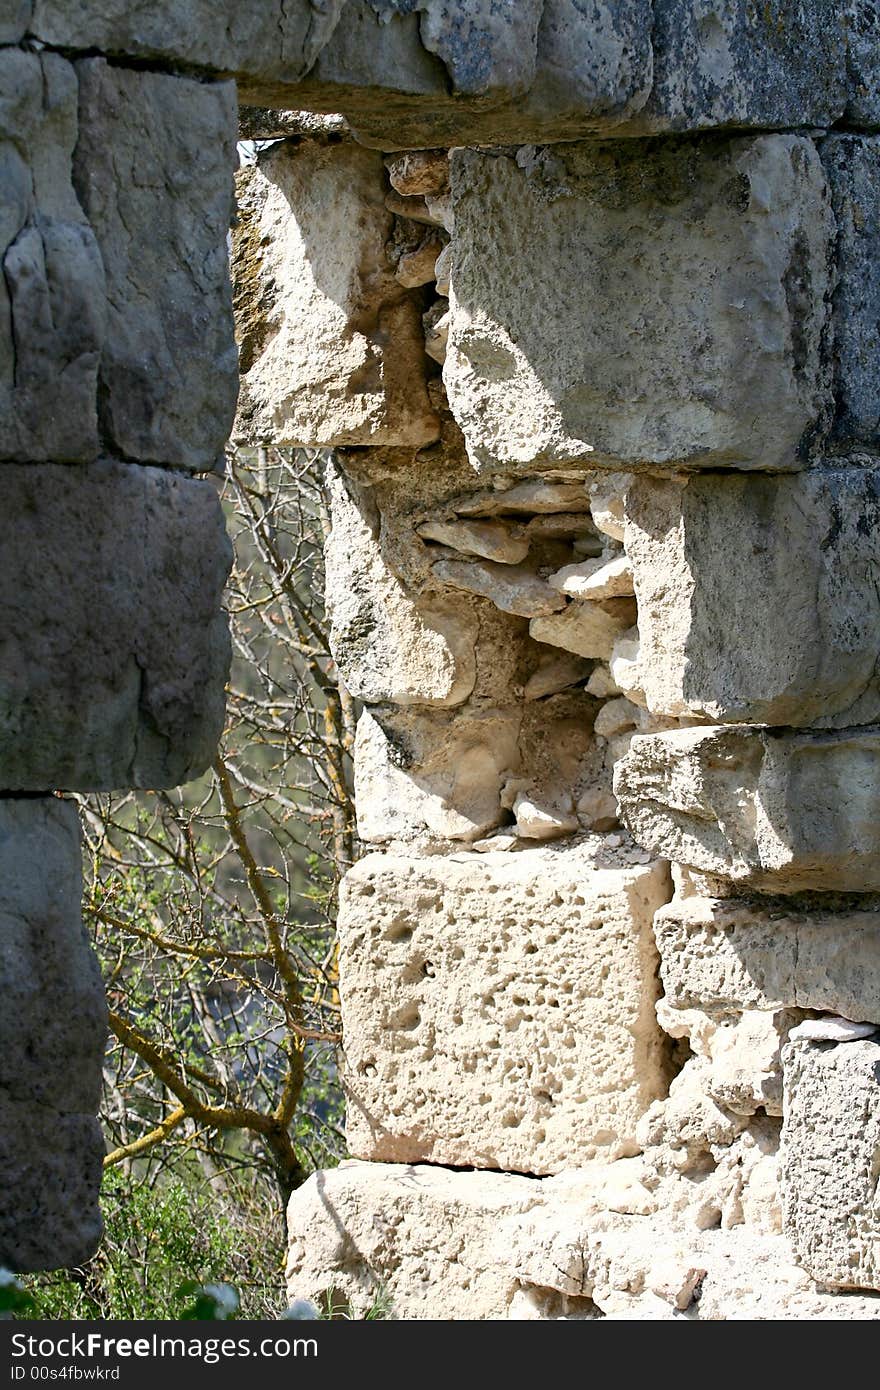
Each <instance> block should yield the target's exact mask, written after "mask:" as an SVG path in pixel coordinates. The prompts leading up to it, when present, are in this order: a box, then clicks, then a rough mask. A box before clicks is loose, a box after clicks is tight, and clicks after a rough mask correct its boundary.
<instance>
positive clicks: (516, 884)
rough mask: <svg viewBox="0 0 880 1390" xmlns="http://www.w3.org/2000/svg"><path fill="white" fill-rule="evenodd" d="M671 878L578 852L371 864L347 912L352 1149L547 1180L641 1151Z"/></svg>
mask: <svg viewBox="0 0 880 1390" xmlns="http://www.w3.org/2000/svg"><path fill="white" fill-rule="evenodd" d="M668 882H669V881H668V874H667V871H666V867H665V866H664V865H660V864H654V865H650V866H645V865H641V866H635V867H630V868H621V869H604V870H603V869H596V868H594V867H593V866H592V865H591V863H590V859H589V856H588V854H587V853H586V851H585V850H583V849H581V850H578V849H576V848H571V849H565V850H558V851H556V850H552V849H544V848H541V849H538V848H533V849H528V850H522V851H520V852H517V853H513V854H511V853H500V852H497V851H496V852H489V853H485V854H481V855H476V854H462V855H455V856H453V857H452V858H449V857H443V856H439V855H434V856H430V857H423V858H415V857H404V856H400V855H387V856H385V855H371V856H369V857H368V858H366V859H363V860H361V861H360V862H359V863H358V864H357V865H356V866H355V868H354V869H353V870H352V871H351V872H350V873H349V875H348V876H347V878H346V879H345V881H344V884H343V888H342V896H341V903H340V917H339V931H340V991H341V995H342V1007H343V1032H344V1036H345V1044H344V1047H345V1076H344V1080H345V1087H346V1094H347V1108H348V1126H347V1132H348V1142H349V1148H350V1150H351V1152H352V1153H353V1154H355V1155H356V1156H357V1157H359V1158H370V1159H374V1160H380V1161H387V1162H425V1161H427V1162H432V1163H448V1164H455V1165H457V1166H462V1167H471V1166H473V1167H478V1168H500V1169H515V1170H519V1171H520V1172H526V1173H548V1172H557V1171H559V1170H560V1169H562V1168H565V1167H567V1166H572V1165H577V1164H579V1163H581V1162H583V1161H585V1160H586V1159H589V1158H592V1157H594V1156H595V1155H596V1154H597V1153H598V1154H602V1155H605V1156H609V1155H610V1156H618V1155H620V1154H621V1153H626V1152H632V1151H634V1134H635V1127H636V1122H637V1120H638V1119H639V1117H640V1115H641V1114H642V1113H643V1112H644V1110H645V1109H646V1108H647V1106H648V1105H649V1104H650V1103H651V1101H652V1100H654V1099H655V1097H657V1096H658V1095H660V1094H661V1093H662V1092H663V1090H664V1086H665V1053H664V1039H663V1035H662V1033H661V1032H660V1029H659V1028H658V1026H657V1022H656V1018H655V1014H654V1001H655V997H656V964H657V962H656V954H655V947H654V940H653V935H652V930H651V922H652V918H653V915H654V912H655V911H656V910H657V908H658V907H659V906H660V904H661V903H663V902H664V901H665V900H666V899H667V897H668V892H669V889H668Z"/></svg>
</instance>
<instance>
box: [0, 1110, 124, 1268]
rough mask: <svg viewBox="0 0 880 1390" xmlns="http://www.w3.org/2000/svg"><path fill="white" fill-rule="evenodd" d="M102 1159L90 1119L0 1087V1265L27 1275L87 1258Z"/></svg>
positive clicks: (96, 1224)
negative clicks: (21, 1097) (9, 1093)
mask: <svg viewBox="0 0 880 1390" xmlns="http://www.w3.org/2000/svg"><path fill="white" fill-rule="evenodd" d="M103 1158H104V1137H103V1135H102V1133H101V1126H100V1125H99V1123H98V1121H97V1120H96V1119H95V1117H94V1116H93V1115H83V1114H77V1113H75V1112H69V1111H61V1110H57V1109H53V1108H51V1107H49V1106H46V1105H36V1104H34V1103H33V1102H32V1101H27V1102H22V1101H18V1100H14V1099H12V1098H9V1097H7V1095H6V1093H5V1092H4V1091H3V1090H0V1194H2V1195H0V1265H2V1266H3V1267H4V1268H6V1269H13V1270H19V1271H21V1272H23V1273H28V1272H30V1271H32V1270H37V1269H57V1268H59V1267H62V1266H71V1265H79V1264H82V1263H83V1262H84V1261H85V1260H87V1259H89V1258H90V1257H91V1256H92V1255H93V1254H94V1253H95V1249H96V1247H97V1245H98V1241H99V1240H100V1237H101V1212H100V1208H99V1206H98V1189H99V1188H100V1185H101V1165H102V1162H103Z"/></svg>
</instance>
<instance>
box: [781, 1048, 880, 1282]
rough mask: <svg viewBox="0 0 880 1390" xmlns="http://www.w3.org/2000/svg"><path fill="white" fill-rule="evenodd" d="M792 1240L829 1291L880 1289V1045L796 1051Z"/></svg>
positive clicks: (786, 1184) (787, 1174)
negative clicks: (829, 1286)
mask: <svg viewBox="0 0 880 1390" xmlns="http://www.w3.org/2000/svg"><path fill="white" fill-rule="evenodd" d="M783 1063H784V1067H785V1123H784V1124H783V1127H782V1148H781V1155H780V1179H781V1186H782V1202H783V1214H784V1221H785V1232H786V1234H787V1235H788V1236H789V1238H790V1240H791V1242H792V1244H793V1246H794V1250H795V1254H796V1256H797V1259H798V1261H799V1262H800V1263H801V1264H802V1265H803V1266H804V1268H805V1269H806V1270H807V1271H808V1273H809V1274H811V1275H812V1277H813V1278H814V1279H816V1280H817V1281H818V1282H819V1283H821V1284H827V1285H831V1286H836V1287H838V1288H854V1289H877V1290H880V1194H878V1187H877V1174H878V1171H880V1043H878V1042H873V1041H869V1040H866V1041H863V1042H849V1043H809V1042H797V1043H794V1042H793V1043H789V1045H788V1047H787V1048H786V1049H785V1052H784V1054H783Z"/></svg>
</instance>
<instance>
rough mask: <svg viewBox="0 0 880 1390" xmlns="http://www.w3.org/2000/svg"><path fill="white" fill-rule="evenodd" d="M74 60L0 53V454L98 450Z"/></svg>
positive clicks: (20, 457) (101, 292)
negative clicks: (74, 165) (77, 185)
mask: <svg viewBox="0 0 880 1390" xmlns="http://www.w3.org/2000/svg"><path fill="white" fill-rule="evenodd" d="M76 138H77V83H76V74H75V71H74V68H73V67H72V65H71V64H70V63H67V62H65V61H64V59H63V58H61V57H59V56H58V55H57V54H54V53H42V54H36V53H25V52H23V51H22V50H20V49H4V50H3V51H0V460H6V459H12V460H16V461H19V462H25V461H29V460H35V461H37V462H40V461H46V460H49V459H58V460H76V461H88V460H90V459H93V458H94V457H95V456H96V454H97V453H98V447H99V446H98V423H97V402H96V397H97V381H98V360H99V356H100V352H101V348H102V345H103V342H104V337H105V328H106V303H105V283H104V269H103V266H102V263H101V255H100V252H99V250H98V247H97V244H96V241H95V237H94V234H93V232H92V230H91V228H90V227H89V225H88V223H87V221H86V219H85V217H84V216H83V211H82V208H81V207H80V205H79V203H78V202H77V198H76V194H75V193H74V189H73V183H72V172H71V162H72V157H73V151H74V146H75V144H76Z"/></svg>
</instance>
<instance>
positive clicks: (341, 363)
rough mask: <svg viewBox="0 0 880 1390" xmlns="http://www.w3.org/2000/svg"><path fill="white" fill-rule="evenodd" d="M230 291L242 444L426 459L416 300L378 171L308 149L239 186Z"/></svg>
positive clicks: (281, 157)
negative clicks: (399, 452) (359, 449)
mask: <svg viewBox="0 0 880 1390" xmlns="http://www.w3.org/2000/svg"><path fill="white" fill-rule="evenodd" d="M238 192H239V221H238V227H237V228H236V230H235V233H234V242H233V245H234V259H233V277H234V282H235V297H236V312H237V316H238V323H239V337H240V340H241V370H242V393H241V401H240V405H239V415H238V421H237V423H236V437H237V438H239V439H242V440H245V441H248V442H258V443H259V442H269V443H271V444H283V445H303V446H323V445H329V444H348V445H363V444H370V445H373V446H379V445H383V444H386V445H387V444H394V445H422V444H426V443H428V442H430V441H431V440H434V439H436V438H437V437H438V434H439V423H438V420H437V417H436V415H435V414H434V412H433V410H432V408H431V405H430V403H429V400H428V397H427V394H426V389H425V366H426V363H425V352H424V338H423V333H422V325H421V313H422V308H423V305H422V299H421V296H420V295H419V294H418V293H417V292H415V293H414V292H413V291H411V290H406V289H404V288H403V286H402V285H401V284H400V283H399V281H398V280H397V279H396V278H395V275H394V265H393V264H392V262H391V260H390V258H389V256H388V253H387V250H386V244H387V243H388V242H389V239H390V237H391V233H392V227H393V218H392V216H391V214H390V213H389V211H388V210H387V208H386V206H385V194H386V183H385V168H384V165H383V163H382V157H381V155H379V154H378V153H375V152H374V151H372V150H366V149H364V148H363V147H362V146H360V145H357V144H355V142H354V141H353V140H350V139H344V138H338V139H335V140H331V139H327V138H320V139H307V138H303V139H300V140H294V141H284V142H282V143H281V144H278V145H275V146H273V147H272V148H271V149H270V150H268V151H266V152H264V153H263V154H262V156H261V157H260V159H259V162H258V163H257V165H256V166H253V167H251V168H249V169H246V170H244V171H243V172H242V173H241V174H240V175H239V178H238Z"/></svg>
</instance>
